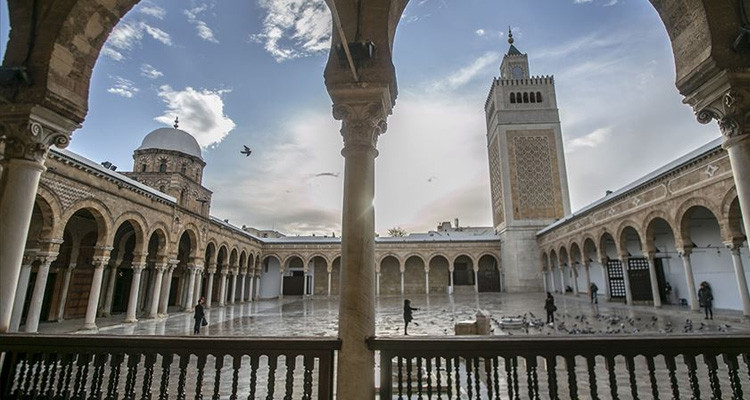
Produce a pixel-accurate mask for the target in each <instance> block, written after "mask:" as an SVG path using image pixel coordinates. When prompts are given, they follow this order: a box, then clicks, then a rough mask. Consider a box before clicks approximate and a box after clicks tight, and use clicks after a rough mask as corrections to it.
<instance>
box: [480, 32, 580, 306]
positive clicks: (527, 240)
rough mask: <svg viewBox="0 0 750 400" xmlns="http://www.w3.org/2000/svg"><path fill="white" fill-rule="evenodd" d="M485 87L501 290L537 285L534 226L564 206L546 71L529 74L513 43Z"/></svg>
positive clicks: (551, 86)
mask: <svg viewBox="0 0 750 400" xmlns="http://www.w3.org/2000/svg"><path fill="white" fill-rule="evenodd" d="M508 37H509V39H508V42H509V43H510V48H509V50H508V53H507V54H506V55H505V56H504V57H503V62H502V64H501V66H500V77H499V78H495V79H494V80H493V82H492V87H491V88H490V93H489V96H488V97H487V102H486V103H485V115H486V122H487V151H488V155H489V157H488V158H489V164H490V187H491V194H492V219H493V226H494V227H495V230H496V231H497V232H498V234H499V235H500V236H501V238H503V240H502V243H503V244H502V246H503V248H502V254H503V260H502V268H503V273H504V275H505V282H506V283H507V284H506V289H507V290H508V291H516V292H519V291H527V290H539V289H541V262H540V257H539V249H538V247H537V242H536V232H537V231H539V230H540V229H541V228H543V227H545V226H547V225H549V224H551V223H552V222H554V221H555V220H557V219H559V218H562V217H564V216H565V215H567V214H569V213H570V196H569V194H568V179H567V174H566V170H565V155H564V153H563V141H562V130H561V129H560V115H559V113H558V110H557V100H556V98H555V81H554V78H553V77H552V76H531V75H530V73H529V61H528V56H527V55H526V54H522V53H521V52H520V51H518V49H517V48H516V47H515V46H514V45H513V35H512V33H509V36H508Z"/></svg>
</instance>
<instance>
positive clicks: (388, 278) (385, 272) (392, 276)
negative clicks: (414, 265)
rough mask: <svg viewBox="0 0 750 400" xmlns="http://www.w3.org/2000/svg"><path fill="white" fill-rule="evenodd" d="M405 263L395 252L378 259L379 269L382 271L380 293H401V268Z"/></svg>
mask: <svg viewBox="0 0 750 400" xmlns="http://www.w3.org/2000/svg"><path fill="white" fill-rule="evenodd" d="M402 269H403V263H402V262H401V259H400V258H399V257H398V256H396V255H395V254H393V253H388V254H385V255H383V256H382V257H380V260H378V271H380V294H399V293H401V270H402Z"/></svg>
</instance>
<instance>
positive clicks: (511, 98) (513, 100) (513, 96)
mask: <svg viewBox="0 0 750 400" xmlns="http://www.w3.org/2000/svg"><path fill="white" fill-rule="evenodd" d="M510 102H511V104H512V103H515V102H516V94H515V93H511V94H510Z"/></svg>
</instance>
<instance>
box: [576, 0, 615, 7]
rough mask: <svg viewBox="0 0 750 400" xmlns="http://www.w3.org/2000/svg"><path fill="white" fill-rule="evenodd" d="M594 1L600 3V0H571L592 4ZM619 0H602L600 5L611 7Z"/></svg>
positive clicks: (577, 2)
mask: <svg viewBox="0 0 750 400" xmlns="http://www.w3.org/2000/svg"><path fill="white" fill-rule="evenodd" d="M594 2H599V3H602V1H599V0H573V4H593V3H594ZM618 2H619V0H604V2H603V3H604V4H602V6H604V7H611V6H613V5H615V4H617V3H618Z"/></svg>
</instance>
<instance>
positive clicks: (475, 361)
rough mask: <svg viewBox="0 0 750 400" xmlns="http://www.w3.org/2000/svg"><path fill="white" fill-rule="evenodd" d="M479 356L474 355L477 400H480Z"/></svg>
mask: <svg viewBox="0 0 750 400" xmlns="http://www.w3.org/2000/svg"><path fill="white" fill-rule="evenodd" d="M480 379H481V378H480V376H479V356H477V357H474V387H475V388H476V390H477V400H480V398H479V394H480V386H479V380H480Z"/></svg>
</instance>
